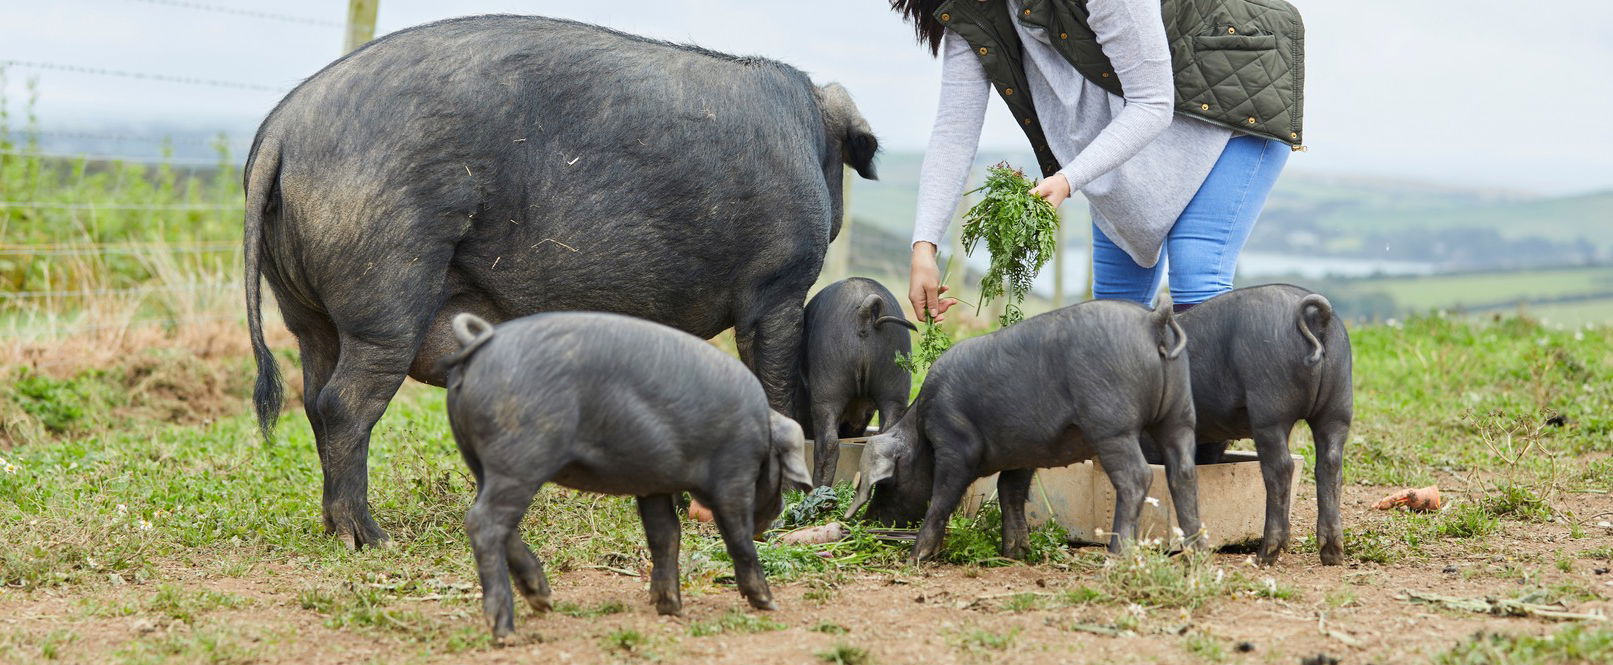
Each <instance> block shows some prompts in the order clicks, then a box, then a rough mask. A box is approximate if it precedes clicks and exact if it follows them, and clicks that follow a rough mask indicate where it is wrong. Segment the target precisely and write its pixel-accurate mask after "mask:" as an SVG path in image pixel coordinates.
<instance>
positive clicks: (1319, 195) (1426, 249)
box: [852, 152, 1613, 272]
mask: <svg viewBox="0 0 1613 665" xmlns="http://www.w3.org/2000/svg"><path fill="white" fill-rule="evenodd" d="M1004 159H1007V160H1008V161H1009V163H1011V164H1014V165H1016V166H1021V167H1027V166H1031V165H1033V164H1034V163H1035V162H1034V161H1033V160H1032V158H1031V156H1030V155H1029V154H1028V153H1025V154H1019V153H1000V152H983V153H981V155H980V156H979V157H978V158H977V159H976V165H977V168H976V172H975V174H974V177H973V178H971V182H970V184H969V187H970V188H973V187H974V186H975V185H977V184H978V182H979V178H980V173H981V171H983V168H980V167H984V166H985V165H988V164H992V163H996V162H998V161H1002V160H1004ZM922 162H923V154H922V153H918V152H890V153H885V154H882V155H881V156H880V160H879V173H880V180H879V182H867V181H862V180H858V181H856V183H855V184H854V185H853V189H852V214H853V215H854V216H855V217H856V218H857V219H858V221H859V223H861V224H865V225H869V226H872V227H876V228H879V229H882V230H885V231H887V232H889V233H892V234H894V235H898V236H905V235H906V234H909V233H911V229H912V224H913V210H914V203H915V201H916V200H917V197H918V175H919V169H920V166H921V164H922ZM1064 213H1065V220H1066V221H1065V225H1066V230H1067V232H1068V233H1069V234H1070V236H1069V237H1070V241H1071V242H1072V243H1076V242H1079V243H1081V244H1085V243H1086V242H1087V238H1088V232H1087V217H1086V211H1085V206H1084V205H1082V204H1081V203H1080V202H1075V203H1073V204H1070V205H1067V206H1066V207H1065V210H1064ZM1248 248H1249V251H1251V252H1260V253H1265V254H1275V255H1286V256H1304V257H1336V258H1340V259H1360V260H1373V261H1396V262H1404V263H1407V264H1419V265H1426V266H1427V268H1428V269H1429V270H1433V271H1436V272H1446V271H1464V272H1471V271H1482V270H1493V269H1522V268H1537V267H1552V266H1573V265H1584V264H1588V263H1601V262H1609V261H1613V191H1605V192H1597V193H1593V194H1583V195H1576V196H1563V197H1532V196H1529V195H1526V194H1523V193H1519V192H1504V191H1495V190H1489V189H1478V188H1463V187H1458V186H1449V185H1438V184H1429V183H1420V182H1411V181H1400V180H1386V179H1378V178H1370V177H1355V178H1352V177H1336V176H1322V175H1316V174H1309V173H1306V172H1304V171H1303V170H1301V169H1297V168H1291V169H1290V171H1289V172H1288V173H1285V174H1284V175H1283V177H1282V179H1281V180H1280V181H1279V182H1278V184H1277V188H1276V190H1275V191H1273V192H1272V196H1271V200H1270V201H1269V202H1268V204H1267V207H1266V210H1265V212H1264V213H1263V215H1262V217H1261V222H1260V224H1259V225H1258V226H1257V227H1256V228H1255V232H1254V234H1253V236H1252V237H1251V238H1250V240H1249V247H1248Z"/></svg>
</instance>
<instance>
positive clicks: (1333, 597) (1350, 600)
mask: <svg viewBox="0 0 1613 665" xmlns="http://www.w3.org/2000/svg"><path fill="white" fill-rule="evenodd" d="M1322 602H1324V603H1327V606H1328V607H1333V608H1339V607H1350V606H1351V605H1354V604H1356V602H1357V598H1356V595H1355V590H1354V589H1336V590H1333V591H1329V592H1327V595H1326V596H1323V598H1322Z"/></svg>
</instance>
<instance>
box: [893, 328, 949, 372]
mask: <svg viewBox="0 0 1613 665" xmlns="http://www.w3.org/2000/svg"><path fill="white" fill-rule="evenodd" d="M950 348H952V336H951V335H948V334H947V333H946V331H945V330H942V329H941V324H939V323H936V322H935V321H934V320H932V319H931V318H930V317H929V316H925V317H924V330H923V332H922V334H920V335H919V345H918V348H916V349H914V350H913V353H911V354H907V355H904V354H901V353H897V354H896V365H897V366H899V367H901V368H902V369H905V370H907V371H908V372H909V373H911V374H915V375H916V374H922V373H924V372H925V370H928V369H929V368H930V365H934V364H935V360H936V359H937V358H940V357H941V354H942V353H945V352H946V350H947V349H950Z"/></svg>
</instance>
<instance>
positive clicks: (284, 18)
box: [130, 0, 344, 28]
mask: <svg viewBox="0 0 1613 665" xmlns="http://www.w3.org/2000/svg"><path fill="white" fill-rule="evenodd" d="M130 1H131V2H138V3H141V4H147V5H158V6H162V7H175V8H178V9H191V10H195V11H203V12H213V13H216V14H229V15H231V16H244V17H247V18H258V19H265V20H269V21H281V22H284V23H297V24H301V25H313V26H319V27H322V28H341V27H344V26H343V24H342V23H341V22H340V21H330V20H326V19H322V18H312V17H307V16H292V15H290V14H276V13H274V12H261V11H257V10H255V9H240V8H237V7H224V6H220V5H210V4H206V3H201V2H185V1H184V0H130Z"/></svg>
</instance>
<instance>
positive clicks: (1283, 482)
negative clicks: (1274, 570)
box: [1254, 421, 1294, 566]
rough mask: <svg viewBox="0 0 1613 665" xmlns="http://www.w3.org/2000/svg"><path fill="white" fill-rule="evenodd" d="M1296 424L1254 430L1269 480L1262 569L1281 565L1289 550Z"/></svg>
mask: <svg viewBox="0 0 1613 665" xmlns="http://www.w3.org/2000/svg"><path fill="white" fill-rule="evenodd" d="M1293 429H1294V423H1293V421H1287V422H1282V423H1277V424H1275V425H1261V426H1257V427H1255V428H1254V430H1255V431H1254V435H1255V450H1256V451H1258V452H1259V453H1260V476H1261V478H1262V479H1264V480H1265V481H1266V527H1265V531H1264V532H1262V533H1261V536H1260V553H1259V554H1258V555H1257V557H1256V560H1257V561H1258V562H1259V563H1260V565H1262V566H1269V565H1271V564H1273V563H1276V562H1277V557H1279V556H1281V555H1282V553H1283V549H1285V548H1287V547H1288V505H1289V494H1290V490H1292V489H1293V480H1294V459H1293V458H1292V457H1289V456H1288V433H1289V432H1290V431H1292V430H1293Z"/></svg>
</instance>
